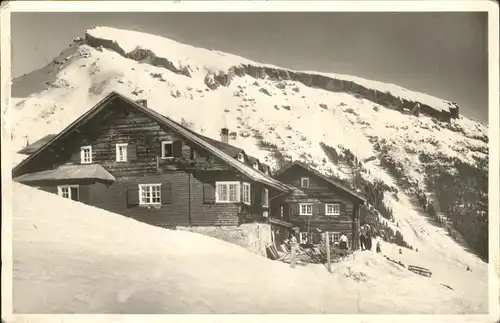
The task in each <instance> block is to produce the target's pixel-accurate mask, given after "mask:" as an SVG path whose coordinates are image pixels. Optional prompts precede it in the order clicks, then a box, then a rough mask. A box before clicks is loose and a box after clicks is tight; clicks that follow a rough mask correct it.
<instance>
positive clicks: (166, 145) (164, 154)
mask: <svg viewBox="0 0 500 323" xmlns="http://www.w3.org/2000/svg"><path fill="white" fill-rule="evenodd" d="M173 157H174V143H173V142H172V141H162V142H161V158H173Z"/></svg>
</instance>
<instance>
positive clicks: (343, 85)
mask: <svg viewBox="0 0 500 323" xmlns="http://www.w3.org/2000/svg"><path fill="white" fill-rule="evenodd" d="M232 70H234V71H237V72H236V73H235V75H237V76H243V75H245V74H246V75H249V76H252V77H254V78H258V79H263V78H266V77H269V78H270V79H274V80H276V81H279V80H291V81H296V82H300V83H302V84H304V85H306V86H309V87H314V88H320V89H324V90H326V91H331V92H347V93H351V94H353V95H355V96H356V97H358V98H363V99H366V100H370V101H372V102H374V103H377V104H380V105H382V106H385V107H392V108H394V109H398V110H401V111H409V113H415V112H416V109H415V106H416V105H417V104H418V106H419V107H418V114H420V113H422V114H426V115H429V116H433V117H435V118H437V119H439V120H442V121H447V122H449V121H450V120H451V119H453V118H458V117H459V107H458V105H457V104H456V103H454V102H449V104H448V105H449V109H448V111H443V110H438V109H434V108H433V107H431V106H429V105H427V104H425V103H423V102H416V101H411V100H407V99H405V98H401V97H398V96H395V95H393V94H392V93H390V92H381V91H378V90H376V89H369V88H366V87H364V86H363V85H361V84H357V83H355V82H352V81H347V80H341V79H337V78H332V77H328V76H325V75H319V74H312V73H304V72H294V71H289V70H285V69H281V68H271V67H260V66H254V65H250V64H242V65H240V66H238V67H233V68H232Z"/></svg>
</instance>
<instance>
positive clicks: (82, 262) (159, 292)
mask: <svg viewBox="0 0 500 323" xmlns="http://www.w3.org/2000/svg"><path fill="white" fill-rule="evenodd" d="M13 193H14V203H13V210H14V214H13V310H14V313H18V314H27V313H38V314H40V313H101V314H105V313H115V314H124V313H135V314H152V313H153V314H154V313H165V314H174V313H219V314H220V313H259V314H265V313H311V314H313V313H379V314H380V313H388V314H389V313H440V314H459V313H467V314H482V313H484V312H486V311H487V302H486V299H485V298H484V297H479V294H480V293H478V292H477V290H480V289H482V288H481V286H480V285H478V283H479V282H481V281H482V280H483V279H482V277H480V276H479V275H481V273H482V269H481V268H480V267H476V266H474V264H471V265H472V266H473V271H472V272H466V271H465V269H463V268H457V266H456V264H453V263H444V264H442V267H443V269H444V270H448V269H447V268H446V266H448V267H450V268H449V269H450V272H449V274H448V275H445V274H444V272H437V271H436V270H434V271H435V276H434V277H432V278H425V277H422V276H419V275H416V274H413V273H411V272H410V271H407V270H405V269H402V268H400V267H399V266H398V265H395V264H393V263H391V262H389V261H387V260H386V259H385V258H384V257H383V256H382V255H380V254H376V253H374V252H358V253H357V254H356V258H355V259H354V260H352V261H348V262H345V263H342V264H336V265H334V267H333V272H332V273H331V274H330V273H328V272H327V271H326V269H325V267H323V266H322V265H311V264H310V265H307V266H298V267H296V268H295V269H291V268H290V267H289V266H288V265H287V264H285V263H281V262H275V261H271V260H268V259H265V258H263V257H260V256H258V255H255V254H253V253H251V252H249V251H247V250H246V249H243V248H241V247H239V246H236V245H233V244H230V243H226V242H224V241H221V240H218V239H214V238H210V237H206V236H203V235H200V234H196V233H191V232H185V231H173V230H165V229H161V228H156V227H153V226H149V225H146V224H142V223H140V222H136V221H134V220H131V219H128V218H125V217H123V216H120V215H117V214H113V213H110V212H106V211H103V210H100V209H97V208H94V207H90V206H87V205H84V204H81V203H77V202H73V201H70V200H66V199H62V198H60V197H58V196H57V195H54V194H50V193H46V192H43V191H39V190H36V189H33V188H29V187H27V186H24V185H21V184H17V183H16V184H14V187H13ZM27 200H29V201H30V203H26V201H27ZM383 249H384V251H387V252H388V253H389V256H390V257H393V255H392V250H391V248H390V246H389V245H384V246H383ZM402 257H403V258H402V260H403V261H409V262H413V261H415V262H418V263H421V262H422V261H425V260H428V262H429V263H431V262H432V259H426V254H425V253H424V252H419V253H418V254H417V253H415V254H411V253H410V252H409V251H405V253H404V254H403V255H402ZM434 262H435V259H434ZM433 269H437V268H435V267H434V268H433ZM455 275H456V276H455ZM461 280H465V281H469V282H471V281H473V282H474V283H473V284H470V283H469V284H468V285H467V284H460V281H461ZM441 283H444V284H447V285H450V286H451V287H453V288H454V290H450V289H448V288H446V287H445V286H443V285H441Z"/></svg>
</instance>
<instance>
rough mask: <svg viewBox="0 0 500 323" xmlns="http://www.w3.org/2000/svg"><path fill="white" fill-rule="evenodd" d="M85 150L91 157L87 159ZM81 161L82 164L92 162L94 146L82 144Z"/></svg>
mask: <svg viewBox="0 0 500 323" xmlns="http://www.w3.org/2000/svg"><path fill="white" fill-rule="evenodd" d="M85 150H88V152H89V159H88V160H87V159H85ZM80 163H82V164H92V146H82V147H80Z"/></svg>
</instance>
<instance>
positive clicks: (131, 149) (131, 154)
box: [127, 144, 137, 160]
mask: <svg viewBox="0 0 500 323" xmlns="http://www.w3.org/2000/svg"><path fill="white" fill-rule="evenodd" d="M127 159H128V160H137V145H136V144H128V145H127Z"/></svg>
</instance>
